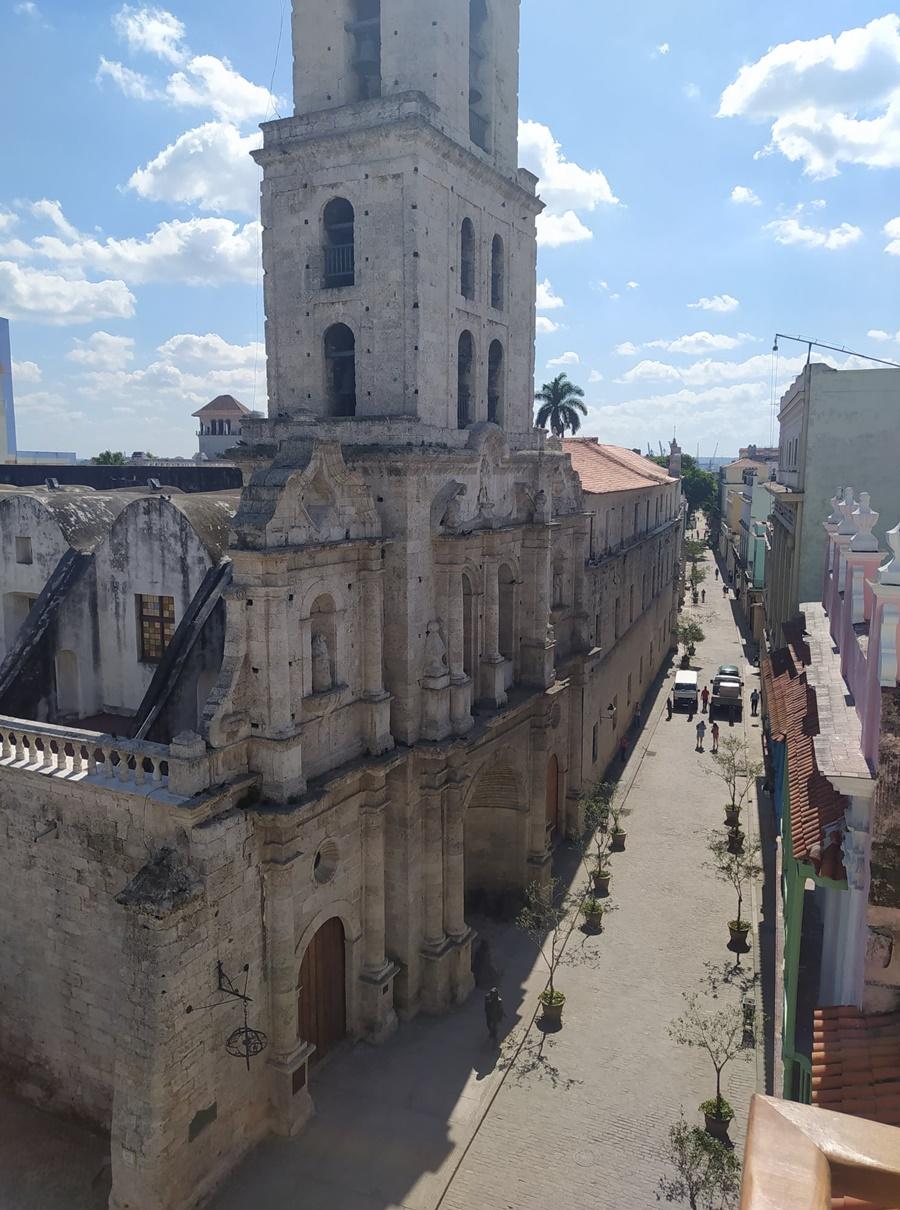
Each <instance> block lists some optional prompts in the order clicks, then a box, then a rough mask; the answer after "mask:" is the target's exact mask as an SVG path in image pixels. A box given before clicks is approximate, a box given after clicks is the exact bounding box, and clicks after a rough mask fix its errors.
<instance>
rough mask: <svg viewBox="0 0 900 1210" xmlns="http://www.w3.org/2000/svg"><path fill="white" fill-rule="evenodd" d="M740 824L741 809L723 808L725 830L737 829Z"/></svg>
mask: <svg viewBox="0 0 900 1210" xmlns="http://www.w3.org/2000/svg"><path fill="white" fill-rule="evenodd" d="M740 823H741V808H740V807H732V806H727V807H726V808H725V826H726V827H727V828H737V827H739V826H740Z"/></svg>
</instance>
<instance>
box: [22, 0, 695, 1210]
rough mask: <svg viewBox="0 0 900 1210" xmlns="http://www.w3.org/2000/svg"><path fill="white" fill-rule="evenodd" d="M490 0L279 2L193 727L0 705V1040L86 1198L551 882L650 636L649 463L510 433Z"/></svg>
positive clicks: (531, 202) (359, 1031) (272, 1114)
mask: <svg viewBox="0 0 900 1210" xmlns="http://www.w3.org/2000/svg"><path fill="white" fill-rule="evenodd" d="M518 9H519V3H518V0H468V2H466V3H459V4H452V5H448V4H446V3H439V2H438V0H381V2H380V3H379V2H378V0H339V2H338V3H332V2H329V3H325V2H324V0H295V3H294V55H295V101H296V112H295V114H294V116H292V117H288V118H285V119H282V120H279V121H276V122H272V123H269V124H267V125H266V126H265V127H264V128H263V130H264V145H263V147H262V149H261V150H260V151H259V152H257V153H256V157H257V159H258V161H259V163H260V164H261V165H262V167H263V174H264V176H263V187H262V215H263V227H264V234H263V261H264V270H265V299H266V340H267V348H268V354H269V360H268V365H269V396H270V408H269V415H268V417H267V418H255V417H251V416H247V417H244V418H243V420H242V444H241V445H240V446H239V447H238V448H237V449H236V450H235V451H233V453H232V455H231V456H232V457H234V458H235V459H236V460H237V461H239V462H240V463H241V465H242V469H243V471H244V475H245V484H246V486H245V488H244V491H243V493H242V495H241V498H240V501H239V503H238V505H237V511H236V513H235V515H234V517H233V520H232V522H231V532H230V540H229V548H228V552H227V556H228V561H229V565H230V575H229V578H228V580H227V583H226V584H225V586H224V587H223V588H222V593H221V599H222V601H223V607H222V608H223V611H224V623H223V625H224V641H223V645H222V656H221V664H220V666H219V669H218V674H217V678H216V681H215V684H214V685H213V686H212V688H211V690H210V691H209V693H208V695H206V694H205V693H204V699H205V705H203V706H202V709H201V711H200V716H199V718H198V722H197V728H196V731H193V730H188V731H184V732H182V733H180V734H178V735H176V736H174V737H172V738H171V739H170V741H169V742H168V743H162V742H160V743H147V742H146V741H144V740H138V739H128V740H115V739H114V737H111V736H109V735H103V736H100V735H97V734H95V733H93V732H87V731H80V730H71V729H67V728H65V727H63V726H54V725H52V724H47V723H44V724H37V723H27V722H23V721H22V720H19V719H14V718H3V719H0V740H2V751H0V819H2V821H3V822H4V824H5V827H6V842H5V845H4V846H3V849H2V852H0V886H2V887H3V888H4V890H3V891H0V894H3V895H4V896H5V899H6V902H5V903H4V907H5V908H6V909H8V910H7V911H6V912H5V913H4V917H3V918H4V919H5V920H8V921H10V924H9V925H8V926H4V928H5V932H6V934H8V935H5V936H4V938H3V941H4V944H3V946H0V953H2V954H3V956H2V957H0V975H2V977H3V981H4V987H5V988H6V990H7V994H6V995H5V996H4V998H3V1001H2V1005H0V1024H2V1030H0V1036H2V1037H3V1038H4V1042H3V1043H0V1046H2V1047H3V1050H4V1053H2V1055H0V1059H2V1062H3V1064H4V1066H5V1067H6V1068H7V1069H9V1070H11V1071H12V1074H13V1077H14V1078H15V1080H16V1081H17V1083H18V1086H19V1087H20V1089H23V1090H24V1089H25V1088H26V1087H27V1089H28V1090H29V1092H30V1094H31V1095H33V1096H35V1095H36V1096H37V1097H38V1099H40V1100H41V1101H42V1103H44V1104H46V1105H48V1106H49V1107H51V1108H58V1109H61V1110H66V1111H69V1112H72V1111H74V1112H77V1113H79V1114H80V1115H82V1116H83V1117H85V1118H88V1119H89V1120H91V1121H93V1122H95V1123H97V1124H99V1125H101V1126H103V1127H105V1128H107V1129H109V1131H110V1137H111V1163H112V1180H113V1184H112V1195H111V1201H110V1205H111V1206H113V1207H115V1208H116V1210H151V1207H152V1210H176V1208H177V1207H182V1206H186V1205H189V1204H193V1202H194V1200H195V1199H197V1198H202V1197H203V1196H204V1195H205V1194H206V1193H207V1192H208V1191H209V1190H210V1189H212V1188H213V1187H214V1186H215V1184H216V1183H217V1182H218V1181H220V1180H221V1179H222V1177H223V1176H224V1174H225V1173H226V1172H227V1171H228V1170H229V1169H230V1168H231V1167H232V1166H233V1165H234V1164H235V1163H236V1162H237V1161H238V1159H239V1158H240V1156H241V1154H242V1153H243V1152H244V1151H246V1150H247V1149H248V1148H249V1147H251V1146H252V1145H253V1144H254V1143H255V1142H257V1141H258V1140H259V1139H261V1138H262V1137H263V1136H264V1135H265V1134H266V1133H268V1132H271V1131H275V1132H277V1133H281V1134H284V1135H289V1134H294V1133H296V1132H298V1131H299V1130H301V1129H302V1127H303V1125H304V1123H305V1122H306V1121H307V1119H308V1117H309V1115H310V1114H311V1113H312V1112H313V1109H314V1100H315V1083H316V1067H317V1064H318V1063H320V1062H321V1061H322V1060H323V1058H324V1057H325V1056H326V1055H327V1054H328V1052H329V1051H330V1050H332V1049H333V1048H334V1047H335V1046H337V1045H338V1044H339V1043H340V1042H341V1041H342V1040H343V1039H344V1038H345V1037H348V1036H349V1037H353V1038H364V1039H368V1040H370V1041H372V1042H373V1043H378V1042H381V1041H383V1040H385V1039H386V1038H387V1037H388V1036H389V1035H390V1034H391V1032H392V1031H393V1030H394V1029H396V1028H397V1026H398V1022H402V1021H403V1020H405V1019H409V1018H411V1017H413V1016H414V1015H416V1014H417V1013H420V1012H429V1013H440V1012H442V1011H444V1010H446V1009H447V1008H449V1007H450V1006H451V1005H453V1004H455V1003H458V1002H460V1001H461V1000H462V999H464V998H465V997H466V996H467V995H468V994H469V992H470V991H471V989H472V986H473V978H472V955H471V948H472V942H473V939H474V936H475V932H474V929H473V927H472V925H471V920H472V919H473V918H474V917H477V915H478V914H479V913H481V912H495V911H499V912H507V911H509V910H510V906H511V905H514V904H515V902H516V901H517V899H518V897H519V896H520V895H521V893H522V891H523V890H524V888H525V887H526V886H527V885H528V884H529V883H531V882H532V881H534V880H536V879H537V880H542V879H546V878H547V877H549V872H550V863H551V860H552V854H553V849H554V845H555V844H556V842H557V841H558V840H559V839H560V838H562V837H564V836H566V835H572V834H574V833H575V832H577V830H578V828H579V823H580V821H579V818H578V798H579V794H580V792H581V789H582V786H583V784H584V783H585V782H586V781H590V780H593V779H594V778H596V777H599V776H601V775H602V773H603V770H604V767H605V765H606V764H607V763H608V761H609V760H610V759H612V757H613V755H614V753H615V751H616V747H617V742H618V740H619V739H620V737H621V735H622V733H623V731H624V729H625V727H626V726H627V724H628V721H629V719H630V716H631V714H632V713H633V712H634V710H636V709H637V707H638V704H639V702H640V700H641V697H642V695H643V693H644V692H645V691H646V689H647V688H648V687H649V686H650V684H651V683H652V681H653V679H654V677H655V676H656V675H657V673H658V671H659V669H660V667H661V665H662V663H663V661H664V660H665V659H666V658H667V656H668V653H669V650H670V646H671V632H672V623H673V614H674V607H675V600H674V592H673V584H674V581H675V577H676V573H677V560H678V557H679V552H680V525H681V522H680V502H679V484H678V482H677V480H676V479H673V478H671V477H669V476H668V475H667V474H666V473H665V472H664V471H662V470H661V469H660V468H658V467H655V466H653V465H652V464H650V463H649V462H648V461H647V460H645V459H643V458H641V457H640V456H639V455H636V454H633V453H631V452H630V451H621V450H620V451H616V450H615V449H613V447H608V446H600V445H598V444H596V443H590V442H572V443H570V442H567V443H565V446H566V448H565V449H564V448H563V443H561V442H560V441H557V440H555V439H553V438H550V437H548V436H547V434H546V433H544V432H540V431H536V430H535V429H534V427H533V421H532V415H533V409H532V394H533V377H534V311H535V262H536V240H535V219H536V216H537V214H538V213H539V211H540V208H541V203H540V202H539V200H538V199H537V197H536V194H535V189H536V180H535V178H534V177H533V176H531V175H530V174H529V173H527V172H525V171H524V170H522V169H518V168H517V166H516V130H517V108H518V106H517V87H518V85H517V72H518V15H519V14H518ZM592 444H594V445H596V448H589V447H591V446H592ZM573 462H574V463H575V465H574V466H573ZM177 671H178V670H177V669H175V670H174V671H173V676H175V675H176V673H177ZM13 808H14V809H13ZM13 921H15V923H14V924H13V923H12V922H13ZM41 930H43V932H41ZM39 948H40V952H38V949H39Z"/></svg>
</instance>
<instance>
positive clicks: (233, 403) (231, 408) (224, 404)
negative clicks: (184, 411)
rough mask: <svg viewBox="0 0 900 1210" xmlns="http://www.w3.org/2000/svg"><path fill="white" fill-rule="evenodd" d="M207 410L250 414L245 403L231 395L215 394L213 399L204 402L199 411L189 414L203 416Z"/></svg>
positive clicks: (242, 414)
mask: <svg viewBox="0 0 900 1210" xmlns="http://www.w3.org/2000/svg"><path fill="white" fill-rule="evenodd" d="M207 412H230V413H231V414H232V415H235V414H237V415H238V416H249V415H250V409H249V408H248V407H247V406H246V404H243V403H241V401H240V400H239V399H235V397H234V396H233V395H217V396H216V397H215V399H211V400H210V401H209V403H205V404H204V405H203V407H202V408H201V409H200V411H199V412H192V413H191V415H192V416H205V415H206V413H207Z"/></svg>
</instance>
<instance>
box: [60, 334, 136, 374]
mask: <svg viewBox="0 0 900 1210" xmlns="http://www.w3.org/2000/svg"><path fill="white" fill-rule="evenodd" d="M66 358H67V360H68V361H74V362H76V363H77V364H78V365H83V366H91V367H94V368H96V369H100V370H122V369H124V368H125V366H127V365H128V363H129V362H130V361H132V360H133V359H134V341H133V340H132V338H131V337H130V336H112V335H111V334H110V333H109V332H95V333H94V334H93V336H89V337H88V338H87V340H78V339H76V340H75V341H74V347H73V348H72V350H71V351H70V352H69V353H67V354H66Z"/></svg>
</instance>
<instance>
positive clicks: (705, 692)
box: [700, 685, 709, 714]
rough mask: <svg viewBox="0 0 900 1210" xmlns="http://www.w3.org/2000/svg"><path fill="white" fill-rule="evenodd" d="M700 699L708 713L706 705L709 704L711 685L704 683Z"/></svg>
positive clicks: (704, 711) (704, 710)
mask: <svg viewBox="0 0 900 1210" xmlns="http://www.w3.org/2000/svg"><path fill="white" fill-rule="evenodd" d="M700 701H701V702H702V703H703V713H704V714H705V713H706V707H707V706H708V705H709V686H708V685H704V686H703V689H702V691H701V693H700Z"/></svg>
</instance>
